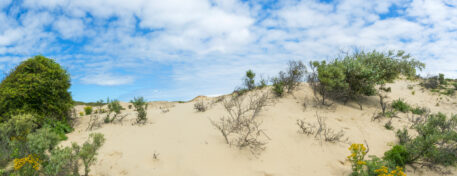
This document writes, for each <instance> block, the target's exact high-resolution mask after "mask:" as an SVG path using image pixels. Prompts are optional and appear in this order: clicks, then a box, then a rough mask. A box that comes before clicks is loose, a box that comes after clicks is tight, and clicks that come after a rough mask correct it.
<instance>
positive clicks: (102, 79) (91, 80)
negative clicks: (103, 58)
mask: <svg viewBox="0 0 457 176" xmlns="http://www.w3.org/2000/svg"><path fill="white" fill-rule="evenodd" d="M80 80H81V81H82V83H84V84H95V85H100V86H118V85H124V84H130V83H132V82H133V81H134V80H135V79H134V78H133V77H132V76H117V75H116V76H114V75H110V74H106V73H99V74H95V75H89V76H85V77H83V78H81V79H80Z"/></svg>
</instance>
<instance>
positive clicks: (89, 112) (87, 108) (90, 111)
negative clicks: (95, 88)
mask: <svg viewBox="0 0 457 176" xmlns="http://www.w3.org/2000/svg"><path fill="white" fill-rule="evenodd" d="M84 112H85V113H86V115H90V114H92V106H86V107H84Z"/></svg>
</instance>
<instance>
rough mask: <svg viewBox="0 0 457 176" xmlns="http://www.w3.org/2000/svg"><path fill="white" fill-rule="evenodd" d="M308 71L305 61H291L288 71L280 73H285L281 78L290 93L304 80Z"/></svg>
mask: <svg viewBox="0 0 457 176" xmlns="http://www.w3.org/2000/svg"><path fill="white" fill-rule="evenodd" d="M306 73H307V70H306V66H305V64H303V62H301V61H289V63H288V67H287V70H286V72H285V73H284V74H281V73H280V75H284V76H280V78H281V82H283V83H284V86H285V88H287V92H288V93H290V92H292V90H294V89H295V88H296V87H297V86H298V85H299V84H300V82H302V81H303V77H304V76H305V74H306Z"/></svg>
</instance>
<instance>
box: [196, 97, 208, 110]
mask: <svg viewBox="0 0 457 176" xmlns="http://www.w3.org/2000/svg"><path fill="white" fill-rule="evenodd" d="M194 109H195V110H197V111H198V112H205V111H206V110H207V109H208V106H207V105H205V102H203V100H200V101H198V102H196V103H195V104H194Z"/></svg>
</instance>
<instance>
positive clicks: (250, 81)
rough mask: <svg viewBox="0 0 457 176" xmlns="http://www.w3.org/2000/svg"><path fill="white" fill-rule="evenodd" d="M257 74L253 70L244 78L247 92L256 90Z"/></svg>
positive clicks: (247, 72)
mask: <svg viewBox="0 0 457 176" xmlns="http://www.w3.org/2000/svg"><path fill="white" fill-rule="evenodd" d="M254 78H255V73H254V72H253V71H252V70H248V71H246V76H245V78H244V86H245V87H246V89H247V90H252V89H255V87H256V86H255V80H254Z"/></svg>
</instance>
